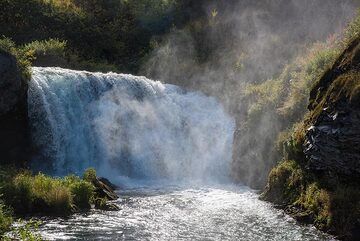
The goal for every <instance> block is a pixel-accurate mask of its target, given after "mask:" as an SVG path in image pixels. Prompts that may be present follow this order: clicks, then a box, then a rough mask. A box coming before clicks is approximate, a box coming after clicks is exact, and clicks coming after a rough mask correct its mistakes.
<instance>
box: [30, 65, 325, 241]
mask: <svg viewBox="0 0 360 241" xmlns="http://www.w3.org/2000/svg"><path fill="white" fill-rule="evenodd" d="M32 76H33V78H32V81H31V82H30V89H29V101H28V103H29V118H30V123H31V126H32V135H33V143H34V144H35V147H36V148H37V150H36V153H37V155H36V157H35V160H34V163H35V167H36V163H38V166H39V167H40V166H41V167H42V170H43V171H44V169H43V168H44V165H45V164H46V163H47V164H48V167H47V171H48V172H51V173H53V174H55V175H64V174H68V173H69V172H74V173H77V174H80V173H81V172H82V171H83V170H84V169H85V168H87V167H89V166H94V167H95V168H96V169H97V170H98V171H99V172H100V174H101V175H104V176H106V177H110V178H111V179H112V180H113V181H118V182H120V183H122V184H124V187H123V188H122V189H121V190H119V196H120V198H119V199H118V200H117V201H115V202H116V203H117V204H118V205H119V206H120V207H121V210H120V211H114V212H102V211H98V210H92V211H91V212H90V213H87V214H84V213H80V214H76V215H73V216H71V217H68V218H66V219H62V218H58V219H50V220H45V222H44V224H43V225H41V226H40V229H39V232H40V233H41V235H42V236H43V237H44V238H46V239H49V240H171V241H172V240H254V241H255V240H256V241H259V240H331V239H332V237H330V236H327V235H324V234H322V233H321V232H318V231H316V230H315V229H314V228H313V227H311V226H299V225H297V224H296V222H295V221H294V220H293V219H291V218H290V217H288V216H287V215H285V214H284V213H283V212H281V211H279V210H275V209H274V208H272V207H271V205H270V204H267V203H264V202H262V201H260V200H258V195H257V194H256V193H255V192H254V191H253V190H250V189H248V188H246V187H242V186H235V185H232V184H231V183H230V184H229V183H227V184H224V182H223V183H222V184H220V182H222V181H228V180H227V179H228V174H229V173H230V170H229V169H230V161H231V153H232V150H231V146H232V135H233V131H234V121H233V119H232V118H231V117H229V116H228V115H227V114H226V113H225V112H224V110H223V108H222V106H221V105H220V104H219V103H218V102H217V101H216V100H215V99H214V98H211V97H206V96H205V95H203V94H201V93H197V92H186V91H184V90H182V89H181V88H178V87H176V86H173V85H166V84H162V83H160V82H155V81H151V80H148V79H146V78H144V77H135V76H131V75H121V74H114V73H109V74H101V73H89V72H80V71H72V70H65V69H61V68H33V75H32ZM119 177H120V178H119ZM128 180H130V181H129V182H127V181H128ZM134 180H142V181H141V182H139V181H135V182H134ZM164 180H166V182H164ZM152 181H154V182H152ZM189 181H190V182H189ZM210 181H211V182H210ZM99 224H100V225H99Z"/></svg>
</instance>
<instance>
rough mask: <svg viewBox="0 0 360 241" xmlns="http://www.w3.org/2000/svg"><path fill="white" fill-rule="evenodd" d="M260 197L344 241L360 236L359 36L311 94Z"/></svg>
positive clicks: (323, 76)
mask: <svg viewBox="0 0 360 241" xmlns="http://www.w3.org/2000/svg"><path fill="white" fill-rule="evenodd" d="M308 109H309V113H308V115H307V116H306V117H305V118H304V122H303V123H302V124H301V125H300V126H298V128H297V129H296V130H295V131H294V133H292V136H291V138H290V139H289V140H288V141H287V142H286V143H285V145H284V149H285V154H284V160H283V161H282V162H280V163H279V164H278V165H277V166H276V167H275V168H274V169H273V170H272V171H271V173H270V176H269V180H268V185H267V187H266V189H265V191H264V193H263V195H262V198H263V199H265V200H268V201H271V202H274V203H276V204H278V205H279V206H280V207H282V208H284V209H285V210H286V211H287V212H289V213H290V214H292V215H293V216H294V217H295V218H297V219H298V220H299V221H303V222H312V223H314V224H315V225H316V226H317V227H318V228H321V229H323V230H325V231H328V232H330V233H333V234H336V235H338V236H339V238H341V239H344V240H356V238H357V237H359V236H360V223H359V222H360V219H359V218H360V187H359V181H360V147H359V144H360V38H357V39H355V40H354V41H353V42H351V43H350V44H349V46H348V48H347V49H345V50H344V52H343V53H342V54H341V55H340V56H339V58H338V59H337V60H336V61H335V63H334V64H333V66H332V67H331V68H330V69H329V70H328V71H326V72H325V73H324V74H323V75H322V77H321V78H320V80H319V81H318V83H317V84H316V85H315V86H314V87H313V88H312V90H311V93H310V104H309V106H308Z"/></svg>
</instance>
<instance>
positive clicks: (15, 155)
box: [0, 50, 30, 165]
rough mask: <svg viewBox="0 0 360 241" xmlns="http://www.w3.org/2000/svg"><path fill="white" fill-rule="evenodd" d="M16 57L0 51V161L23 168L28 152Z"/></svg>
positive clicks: (23, 81) (24, 96)
mask: <svg viewBox="0 0 360 241" xmlns="http://www.w3.org/2000/svg"><path fill="white" fill-rule="evenodd" d="M27 81H28V80H26V79H24V78H23V77H22V74H21V72H20V69H19V67H18V65H17V61H16V58H15V57H14V56H12V55H11V54H9V53H6V52H4V51H1V50H0V153H1V156H0V162H1V163H2V164H15V165H23V164H24V160H27V159H28V157H29V153H30V148H29V147H30V144H29V143H30V141H29V128H28V116H27V89H28V85H27Z"/></svg>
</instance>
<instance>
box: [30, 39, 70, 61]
mask: <svg viewBox="0 0 360 241" xmlns="http://www.w3.org/2000/svg"><path fill="white" fill-rule="evenodd" d="M66 44H67V41H62V40H59V39H48V40H42V41H38V40H35V41H33V42H31V43H28V44H25V46H24V48H25V49H26V50H32V51H34V53H35V55H36V56H37V57H38V56H46V55H53V56H62V57H64V56H65V49H66Z"/></svg>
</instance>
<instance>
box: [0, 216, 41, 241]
mask: <svg viewBox="0 0 360 241" xmlns="http://www.w3.org/2000/svg"><path fill="white" fill-rule="evenodd" d="M39 224H40V223H39V222H37V221H34V220H29V221H22V220H18V221H17V223H16V224H15V225H14V226H13V228H12V230H11V232H10V233H9V234H7V235H5V236H4V237H2V239H1V240H3V241H10V240H21V241H41V240H43V239H42V237H41V235H40V234H38V233H36V230H37V229H38V226H39Z"/></svg>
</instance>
